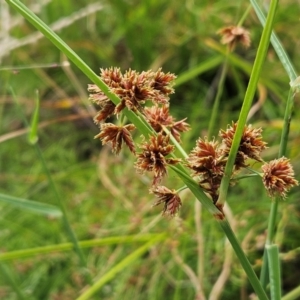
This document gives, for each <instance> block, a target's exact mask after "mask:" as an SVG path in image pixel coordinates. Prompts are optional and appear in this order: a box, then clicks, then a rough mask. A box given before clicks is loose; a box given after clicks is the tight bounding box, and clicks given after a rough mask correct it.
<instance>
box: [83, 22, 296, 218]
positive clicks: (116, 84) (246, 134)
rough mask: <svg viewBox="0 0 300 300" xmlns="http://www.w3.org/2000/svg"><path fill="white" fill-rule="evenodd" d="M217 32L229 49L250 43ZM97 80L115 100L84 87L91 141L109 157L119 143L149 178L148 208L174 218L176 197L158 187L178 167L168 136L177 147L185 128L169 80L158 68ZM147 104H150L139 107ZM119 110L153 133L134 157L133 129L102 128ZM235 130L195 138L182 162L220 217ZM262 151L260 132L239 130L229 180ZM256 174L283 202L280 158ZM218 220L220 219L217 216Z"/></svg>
mask: <svg viewBox="0 0 300 300" xmlns="http://www.w3.org/2000/svg"><path fill="white" fill-rule="evenodd" d="M220 33H221V34H222V35H223V42H224V43H227V44H229V46H230V47H234V46H235V44H236V43H237V42H242V43H244V45H245V46H248V45H249V44H250V39H249V36H248V33H247V32H246V31H245V30H244V29H243V28H240V27H228V28H224V29H222V30H221V31H220ZM101 79H102V80H103V81H104V82H105V83H106V84H107V85H108V86H109V88H110V91H111V92H112V93H114V94H116V95H117V96H118V97H119V98H120V103H119V104H118V105H115V104H114V103H113V102H112V101H111V100H110V99H109V98H108V97H107V96H106V95H105V94H104V92H102V91H101V90H100V89H99V88H98V87H97V86H96V85H94V84H92V85H89V87H88V90H89V92H90V93H91V94H90V100H91V101H93V102H94V103H96V104H97V105H98V106H100V111H99V112H98V114H97V115H96V117H95V119H94V120H95V123H96V124H98V125H99V127H100V130H101V131H100V133H99V134H98V135H96V136H95V138H99V139H100V140H101V141H102V144H103V145H104V144H107V143H108V144H111V146H112V151H113V152H114V153H115V154H119V152H120V151H121V149H122V145H123V144H125V145H126V146H127V147H128V148H129V150H130V151H131V153H133V154H134V155H135V156H136V158H137V160H136V163H135V168H136V169H137V171H138V172H140V173H144V172H146V171H147V172H151V173H152V174H153V181H152V184H151V186H152V187H151V189H150V191H151V193H153V194H155V196H156V197H157V198H158V201H157V202H156V203H155V204H154V206H156V205H159V204H164V208H163V214H166V215H169V216H174V215H176V214H177V212H178V210H179V209H180V207H181V205H182V203H181V200H180V198H179V196H178V194H177V193H176V191H175V190H170V189H168V188H167V187H165V186H160V185H159V184H160V182H161V181H162V179H163V178H164V177H165V176H166V175H167V166H168V165H175V164H177V163H178V162H180V159H177V158H173V157H171V155H172V152H173V151H174V149H175V146H174V145H172V144H171V143H170V139H171V135H172V136H173V137H174V138H175V139H176V141H177V142H180V135H181V133H183V132H185V131H187V130H189V129H190V127H189V125H188V123H186V122H185V121H186V119H182V120H180V121H176V120H175V119H174V118H173V117H172V116H171V115H170V112H169V95H170V94H171V93H174V89H173V87H172V85H173V81H174V79H175V75H173V74H170V73H164V72H162V71H161V69H159V70H158V71H156V72H153V71H147V72H141V73H139V72H136V71H134V70H128V71H126V72H125V73H124V74H122V73H121V71H120V69H118V68H110V69H101ZM148 100H149V101H151V102H152V104H153V105H152V106H149V105H148V106H146V107H145V106H144V104H145V103H146V101H148ZM124 108H127V109H129V110H131V111H133V112H135V113H138V114H139V117H140V118H142V117H144V120H143V121H147V122H148V123H149V125H150V126H151V127H152V128H153V135H150V136H149V137H148V139H146V137H144V138H145V140H144V141H143V142H142V143H141V145H139V146H138V148H139V150H138V151H137V153H136V146H135V144H134V141H133V138H132V135H131V132H132V131H133V130H134V129H135V126H134V125H133V124H121V123H122V122H121V121H124V120H125V119H124V118H120V119H119V122H118V123H119V125H115V124H113V123H103V122H104V121H105V120H106V119H107V118H109V117H111V116H114V115H115V116H119V114H120V113H121V112H122V111H123V109H124ZM236 130H237V123H232V124H231V126H228V127H227V129H226V130H220V132H219V137H220V138H221V141H220V142H218V141H216V140H215V139H213V140H211V141H209V140H208V139H207V138H205V139H201V138H199V139H198V140H197V142H196V146H195V148H194V149H193V150H192V151H191V153H190V154H189V155H188V157H187V159H186V166H187V167H188V168H190V169H191V170H192V172H193V176H194V177H195V179H196V180H197V181H198V184H199V186H200V187H201V188H202V189H203V190H204V191H205V192H206V193H207V194H208V195H209V196H210V197H211V199H212V201H213V203H214V204H215V205H216V207H217V208H218V209H219V210H220V212H221V213H222V207H223V203H218V197H219V189H220V185H221V181H222V179H223V176H224V172H225V167H226V163H227V160H228V157H229V154H230V150H231V147H232V143H233V139H234V135H235V134H236ZM175 144H177V143H175ZM264 149H266V143H265V142H264V141H263V138H262V129H261V128H252V126H251V125H245V127H244V129H243V133H242V137H241V140H240V143H239V147H238V151H237V155H236V158H235V162H234V168H233V170H232V174H231V176H232V175H236V174H237V172H239V171H240V170H241V169H243V168H246V167H248V166H249V159H252V160H255V161H257V162H263V160H262V158H261V153H262V151H263V150H264ZM262 170H263V175H262V177H263V183H264V185H265V188H266V189H267V191H268V193H269V195H270V196H272V197H274V196H277V195H279V196H280V197H282V198H285V197H286V193H287V192H288V190H289V189H290V188H292V187H293V186H295V185H298V181H297V180H295V179H294V171H293V169H292V166H291V164H290V163H289V160H288V159H286V158H284V157H283V158H281V159H277V160H273V161H271V162H269V163H265V164H264V165H263V166H262ZM220 216H222V217H223V213H222V214H221V215H220Z"/></svg>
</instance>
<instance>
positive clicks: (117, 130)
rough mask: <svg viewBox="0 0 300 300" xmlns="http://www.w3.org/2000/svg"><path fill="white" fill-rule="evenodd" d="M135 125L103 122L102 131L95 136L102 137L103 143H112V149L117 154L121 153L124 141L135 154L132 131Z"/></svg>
mask: <svg viewBox="0 0 300 300" xmlns="http://www.w3.org/2000/svg"><path fill="white" fill-rule="evenodd" d="M134 129H135V126H134V125H133V124H127V125H125V126H116V125H114V124H112V123H103V124H101V132H100V133H99V134H98V135H96V136H95V138H100V139H101V141H102V144H103V145H105V144H107V143H111V145H112V150H113V152H114V153H115V154H119V152H120V150H121V148H122V143H123V142H124V143H125V144H126V145H127V146H128V148H129V150H130V151H131V152H132V153H134V154H135V147H134V142H133V140H132V136H131V133H130V131H133V130H134Z"/></svg>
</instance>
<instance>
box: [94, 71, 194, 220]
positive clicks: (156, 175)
mask: <svg viewBox="0 0 300 300" xmlns="http://www.w3.org/2000/svg"><path fill="white" fill-rule="evenodd" d="M100 78H101V79H102V80H103V81H104V82H105V83H106V84H107V85H108V86H109V88H110V91H111V92H112V93H114V94H116V95H117V96H118V97H119V98H120V100H121V101H120V103H119V104H118V105H115V104H114V103H113V102H112V101H111V100H110V99H109V98H108V97H107V95H106V94H105V93H104V92H103V91H101V90H100V89H99V88H98V87H97V86H96V85H95V84H90V85H89V86H88V91H89V92H90V96H89V99H90V100H91V101H92V102H93V103H95V104H96V105H97V106H99V107H100V110H99V111H98V113H97V115H96V116H95V118H94V121H95V123H96V124H98V125H99V127H100V133H99V134H98V135H96V136H95V138H99V139H100V140H101V141H102V144H103V145H104V144H107V143H109V144H111V146H112V151H113V152H114V153H115V154H119V153H120V151H121V148H122V145H123V144H125V145H126V146H127V147H128V148H129V150H130V151H131V152H132V153H133V154H134V155H135V156H136V158H137V160H136V163H135V168H136V169H137V171H138V172H139V173H144V172H146V171H147V172H151V173H152V174H153V181H152V188H151V192H153V193H154V194H155V195H156V196H157V197H158V198H159V201H158V202H156V204H155V205H158V204H160V203H165V206H164V209H163V213H164V214H168V215H171V216H173V215H175V214H176V213H177V211H178V209H179V207H180V206H181V201H180V198H179V196H178V195H177V194H176V193H175V192H174V191H173V190H172V191H171V190H169V189H167V188H166V187H164V186H159V184H160V182H161V181H162V179H163V177H164V176H165V175H166V174H167V165H174V164H176V163H178V162H179V161H180V160H179V159H175V158H171V157H169V156H170V154H171V153H172V152H173V150H174V146H173V145H171V144H170V135H172V136H173V137H174V138H175V139H176V140H177V142H180V135H181V133H183V132H185V131H187V130H189V125H188V123H186V122H185V121H186V119H183V120H181V121H176V120H175V118H174V117H172V116H171V115H170V112H169V95H170V94H172V93H174V89H173V87H172V86H173V81H174V79H175V78H176V77H175V75H173V74H171V73H164V72H162V70H161V69H159V70H158V71H156V72H153V71H147V72H142V73H139V72H136V71H134V70H128V71H126V72H125V73H124V74H122V73H121V71H120V69H119V68H109V69H101V74H100ZM147 101H148V102H149V101H150V103H152V106H149V105H147V106H146V107H145V105H144V104H145V103H146V102H147ZM124 108H127V109H129V110H132V111H134V112H139V113H140V114H142V115H143V116H144V118H145V120H146V121H147V122H148V123H149V124H150V126H151V127H152V128H153V129H154V132H156V134H153V135H152V136H150V137H149V139H148V140H145V141H144V142H143V143H142V144H141V145H138V146H137V147H138V148H139V150H140V151H139V152H137V151H136V148H137V147H136V145H135V144H134V141H133V138H132V135H131V132H132V131H133V130H134V129H135V126H134V125H133V124H126V125H123V124H121V125H115V124H112V123H103V122H104V121H105V120H106V119H107V118H109V117H112V116H118V115H119V114H120V113H121V112H122V110H123V109H124Z"/></svg>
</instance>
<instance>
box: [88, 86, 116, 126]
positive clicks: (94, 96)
mask: <svg viewBox="0 0 300 300" xmlns="http://www.w3.org/2000/svg"><path fill="white" fill-rule="evenodd" d="M88 92H90V93H91V94H90V95H89V100H90V101H92V102H94V103H95V104H97V105H99V106H100V108H101V110H100V111H98V113H97V115H96V116H95V117H94V121H95V123H96V124H99V123H100V122H101V121H104V120H105V119H107V118H108V117H110V116H111V115H113V114H114V111H115V108H116V106H115V104H114V103H113V102H111V101H110V100H109V99H108V98H107V96H106V95H105V94H104V93H103V92H102V91H101V90H100V89H99V88H98V86H97V85H95V84H89V85H88Z"/></svg>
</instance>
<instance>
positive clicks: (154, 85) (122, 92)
mask: <svg viewBox="0 0 300 300" xmlns="http://www.w3.org/2000/svg"><path fill="white" fill-rule="evenodd" d="M100 78H101V79H102V80H103V81H104V82H105V83H106V84H107V85H108V86H109V88H110V90H111V92H112V93H114V94H116V95H117V96H118V97H119V98H120V99H121V102H120V103H119V104H118V105H115V104H114V103H113V102H112V101H111V100H110V99H109V98H108V97H107V96H106V95H105V94H104V92H102V91H101V90H100V89H99V88H98V87H97V86H96V85H95V84H89V86H88V91H89V92H90V96H89V99H90V100H91V101H92V102H94V103H95V104H97V105H98V106H100V108H101V109H100V111H99V112H98V114H97V115H96V117H95V118H94V121H95V123H97V124H98V123H100V122H101V121H105V120H106V119H107V118H108V117H110V116H112V115H118V114H119V113H120V112H121V111H122V110H123V109H124V108H125V107H127V108H128V109H130V110H133V111H141V110H142V106H143V104H145V102H146V101H147V100H149V101H152V102H153V103H155V104H165V105H167V104H168V102H169V95H170V94H172V93H174V89H173V88H172V83H173V81H174V79H175V78H176V77H175V75H173V74H171V73H167V74H166V73H164V72H162V71H161V69H159V70H158V71H157V72H153V71H147V72H142V73H139V72H136V71H134V70H128V71H126V72H125V73H124V74H122V73H121V71H120V69H119V68H109V69H101V74H100Z"/></svg>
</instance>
